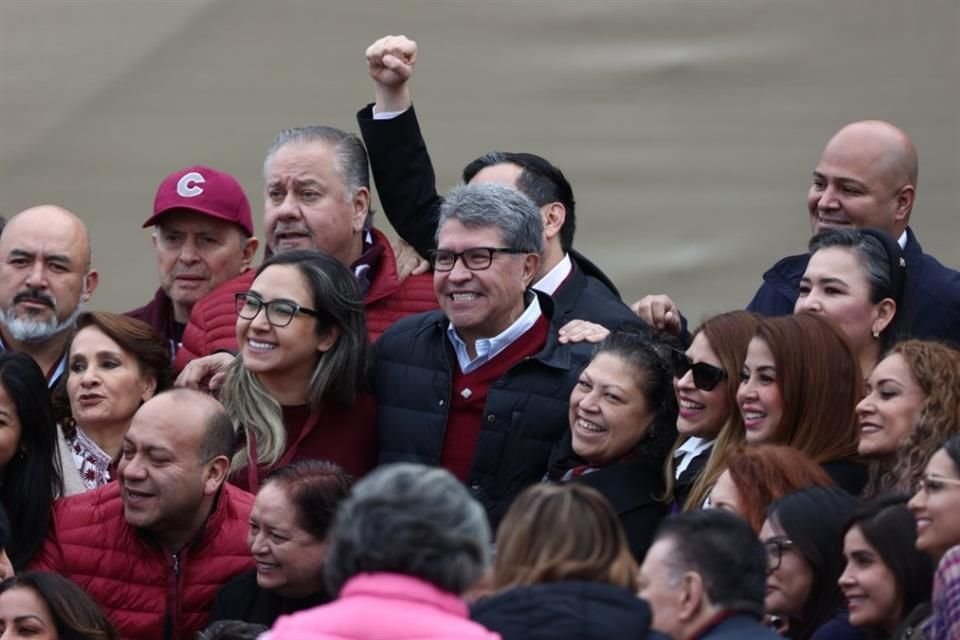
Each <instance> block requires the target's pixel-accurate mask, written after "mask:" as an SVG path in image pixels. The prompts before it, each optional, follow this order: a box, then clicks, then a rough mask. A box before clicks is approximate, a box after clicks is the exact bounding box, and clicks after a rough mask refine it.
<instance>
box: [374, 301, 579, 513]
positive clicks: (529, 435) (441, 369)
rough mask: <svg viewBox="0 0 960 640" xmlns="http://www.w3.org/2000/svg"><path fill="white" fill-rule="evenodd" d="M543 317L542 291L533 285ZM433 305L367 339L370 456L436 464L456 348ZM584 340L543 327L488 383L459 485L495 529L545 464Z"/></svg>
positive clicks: (559, 432) (548, 306) (560, 429)
mask: <svg viewBox="0 0 960 640" xmlns="http://www.w3.org/2000/svg"><path fill="white" fill-rule="evenodd" d="M537 295H538V297H539V299H540V307H541V309H542V310H543V312H544V314H545V315H547V317H548V318H549V317H551V315H552V312H553V304H552V302H551V301H550V296H547V295H546V294H543V293H538V294H537ZM448 325H449V321H448V320H447V318H446V317H445V316H444V315H443V312H442V311H430V312H427V313H421V314H418V315H415V316H409V317H407V318H404V319H402V320H400V321H398V322H396V323H395V324H393V325H392V326H390V328H388V329H387V330H386V331H385V332H384V334H383V336H381V338H380V340H378V341H377V343H376V346H375V349H376V365H375V371H374V390H375V393H376V396H377V405H378V407H379V411H378V415H377V422H378V424H379V428H380V463H381V464H387V463H391V462H416V463H420V464H427V465H439V464H440V454H441V451H442V448H443V437H444V432H445V431H446V427H447V411H448V409H449V407H450V398H451V394H452V378H453V367H456V366H458V365H457V358H456V354H455V353H454V351H453V348H452V346H451V345H450V340H449V339H448V338H447V327H448ZM593 348H594V345H590V344H574V345H562V344H560V343H559V342H557V332H556V328H551V331H550V333H549V335H548V337H547V342H546V345H545V346H544V348H543V349H542V350H541V351H540V353H538V354H537V355H535V356H533V357H531V358H527V359H525V360H523V361H521V362H519V363H517V364H515V365H514V366H513V367H512V368H511V369H510V370H509V371H508V372H507V373H506V375H504V376H503V377H501V378H500V379H499V380H498V381H496V382H494V383H493V385H491V387H490V389H489V391H488V394H487V403H486V406H485V407H484V411H483V416H484V418H483V425H482V427H481V430H480V436H479V437H478V439H477V447H476V450H475V452H474V458H473V464H472V466H471V469H470V477H469V479H468V481H467V486H468V488H469V489H470V491H471V493H472V494H473V496H474V497H475V498H476V499H477V500H478V501H479V502H480V504H482V505H483V506H484V508H486V510H487V515H488V516H489V517H490V523H491V525H492V526H493V527H494V528H495V527H496V525H497V523H498V522H499V520H500V518H501V517H502V516H503V512H504V511H505V510H506V508H507V507H508V506H509V504H510V502H511V501H512V500H513V498H514V496H516V495H517V494H518V493H519V492H520V491H522V490H523V489H524V488H525V487H526V486H528V485H530V484H533V483H535V482H539V481H540V480H541V479H542V478H543V475H544V473H546V471H547V460H548V458H549V456H550V451H551V449H552V448H553V446H554V444H556V443H557V441H559V440H560V438H561V437H562V436H563V434H564V433H566V432H567V431H568V430H569V428H570V427H569V419H568V408H569V404H570V392H571V391H572V390H573V386H574V384H576V382H577V379H578V377H579V375H580V371H581V370H582V369H583V367H584V366H585V365H586V363H587V362H589V360H590V356H591V354H592V352H593Z"/></svg>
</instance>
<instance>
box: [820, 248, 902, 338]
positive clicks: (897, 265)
mask: <svg viewBox="0 0 960 640" xmlns="http://www.w3.org/2000/svg"><path fill="white" fill-rule="evenodd" d="M828 247H841V248H848V249H851V250H853V251H855V252H856V255H857V257H858V259H859V262H860V263H861V264H862V265H863V270H864V272H865V273H866V276H867V284H868V285H869V287H870V302H872V303H873V304H877V303H878V302H880V301H881V300H883V299H884V298H890V299H891V300H893V301H894V302H895V303H896V305H897V310H896V313H895V314H894V316H893V320H892V321H891V322H890V324H888V325H887V326H886V328H884V330H883V331H882V332H881V334H880V353H886V352H887V351H888V350H889V349H890V347H892V346H893V345H894V343H895V342H897V341H898V340H902V339H904V338H906V337H908V336H909V335H910V319H909V312H908V309H907V307H908V306H909V301H908V300H907V298H908V296H907V291H906V286H907V269H908V265H907V262H906V259H905V258H904V257H903V251H902V250H901V249H900V245H899V244H898V243H897V241H896V240H895V239H894V238H892V237H891V236H890V235H888V234H887V233H884V232H883V231H877V230H876V229H826V230H824V231H821V232H820V233H818V234H816V235H815V236H813V237H812V238H811V239H810V244H809V248H810V255H813V254H814V253H816V252H817V251H819V250H820V249H826V248H828Z"/></svg>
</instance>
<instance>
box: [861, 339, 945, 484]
mask: <svg viewBox="0 0 960 640" xmlns="http://www.w3.org/2000/svg"><path fill="white" fill-rule="evenodd" d="M857 417H858V420H859V425H860V443H859V446H858V451H859V453H860V455H862V456H864V457H866V458H870V459H872V460H873V463H872V464H871V467H870V479H869V482H868V483H867V487H866V489H865V491H864V493H865V494H866V495H868V496H873V495H878V494H881V493H891V492H897V493H904V492H909V491H912V490H913V489H915V488H916V486H917V482H918V481H919V480H920V478H921V477H922V476H923V469H924V467H925V466H926V465H927V462H928V461H929V460H930V457H931V456H933V454H934V453H935V452H936V450H937V448H938V447H939V446H940V445H941V443H943V442H944V441H945V440H946V439H947V438H948V437H950V436H951V435H953V434H955V433H958V432H960V351H956V350H954V349H952V348H950V347H948V346H947V345H945V344H942V343H939V342H933V341H927V340H907V341H905V342H901V343H899V344H897V345H896V346H894V347H893V349H892V350H891V351H890V352H889V353H888V354H887V356H886V357H885V358H884V359H883V360H881V361H880V363H879V364H877V366H876V368H875V369H874V370H873V372H872V373H871V374H870V377H869V378H868V379H867V396H866V397H865V398H864V399H863V400H861V401H860V404H858V405H857Z"/></svg>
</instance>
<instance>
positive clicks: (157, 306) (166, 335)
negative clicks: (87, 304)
mask: <svg viewBox="0 0 960 640" xmlns="http://www.w3.org/2000/svg"><path fill="white" fill-rule="evenodd" d="M123 315H125V316H128V317H130V318H133V319H134V320H139V321H140V322H145V323H146V324H148V325H150V326H151V327H152V328H153V330H154V331H156V332H157V335H159V336H160V337H161V338H163V340H164V342H165V343H166V344H168V345H169V346H170V355H171V357H172V356H173V355H174V353H176V350H177V348H176V347H177V339H176V328H175V325H174V317H173V301H172V300H170V296H168V295H167V294H166V293H164V291H163V289H162V288H158V289H157V292H156V293H155V294H154V295H153V300H151V301H150V302H148V303H147V304H145V305H143V306H142V307H137V308H136V309H131V310H130V311H127V312H125V313H124V314H123Z"/></svg>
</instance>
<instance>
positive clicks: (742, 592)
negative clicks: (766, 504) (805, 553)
mask: <svg viewBox="0 0 960 640" xmlns="http://www.w3.org/2000/svg"><path fill="white" fill-rule="evenodd" d="M656 540H658V541H659V540H669V541H670V542H672V543H673V554H672V558H671V564H672V565H673V566H672V571H673V573H674V574H679V573H683V572H685V571H694V572H696V573H699V574H700V577H701V579H702V580H703V586H704V590H705V591H706V592H707V596H708V597H709V598H710V603H711V604H713V605H714V606H715V607H717V608H719V609H727V610H734V611H746V612H752V613H755V614H757V615H758V616H759V615H761V614H762V613H763V600H764V594H765V593H766V585H767V556H766V552H765V551H764V548H763V545H762V544H761V543H760V540H759V539H758V538H757V534H756V533H754V531H753V529H752V528H751V527H750V525H749V524H748V523H747V521H746V520H744V519H743V518H740V517H739V516H737V515H735V514H733V513H730V512H728V511H724V510H722V509H697V510H694V511H687V512H685V513H680V514H676V515H672V516H670V517H668V518H666V519H665V520H664V521H663V522H662V523H661V524H660V528H659V529H658V530H657V536H656Z"/></svg>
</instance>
